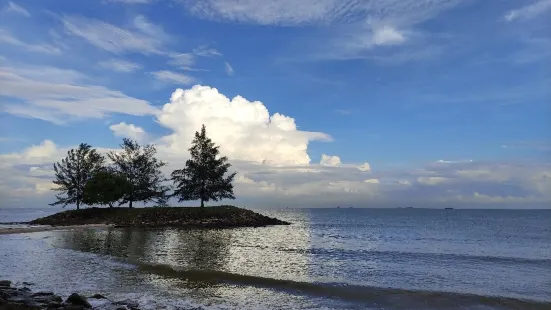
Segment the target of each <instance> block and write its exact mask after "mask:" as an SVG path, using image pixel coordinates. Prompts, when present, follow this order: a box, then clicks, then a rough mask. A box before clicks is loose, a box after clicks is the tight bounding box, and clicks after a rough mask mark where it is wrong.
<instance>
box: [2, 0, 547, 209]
mask: <svg viewBox="0 0 551 310" xmlns="http://www.w3.org/2000/svg"><path fill="white" fill-rule="evenodd" d="M202 124H205V125H206V128H207V134H208V135H209V136H210V137H211V138H212V139H213V141H214V142H215V143H217V144H218V145H220V150H221V153H222V155H225V156H227V157H229V159H230V161H231V163H232V164H233V167H232V169H233V170H234V171H237V172H238V175H237V177H236V180H235V184H234V186H235V193H236V196H237V198H238V199H237V200H236V201H235V202H233V203H234V204H237V205H245V206H248V207H254V208H264V207H335V206H343V207H348V206H350V207H405V206H413V207H429V208H442V207H456V208H551V156H550V155H551V0H526V1H524V0H491V1H487V0H485V1H483V0H463V1H461V0H301V1H295V0H97V1H92V0H89V1H85V0H82V1H74V0H41V1H31V0H12V1H6V0H0V195H1V197H2V199H1V201H0V208H2V207H3V208H6V207H44V206H47V204H48V203H51V202H53V200H54V196H53V194H54V193H53V192H52V191H51V189H52V183H51V181H52V178H53V169H52V164H53V163H54V162H57V161H59V160H61V159H62V158H63V157H64V156H65V154H66V152H67V151H68V150H69V149H71V148H74V147H76V146H77V145H78V144H79V143H82V142H85V143H89V144H91V145H92V146H93V147H96V148H98V150H99V151H100V152H108V151H109V150H116V149H117V148H118V147H119V144H120V142H121V140H122V138H123V137H130V138H133V139H136V140H138V141H139V142H140V143H144V144H147V143H153V144H155V145H156V146H157V150H158V157H159V158H160V159H162V160H164V161H166V162H167V163H168V164H169V165H167V167H166V170H165V173H166V174H167V175H169V174H170V172H171V171H172V170H174V169H180V168H182V167H183V165H184V163H185V161H186V160H187V159H188V158H189V151H188V149H189V147H190V144H191V140H192V138H193V134H194V132H195V131H197V130H199V129H200V127H201V125H202ZM227 202H228V201H225V202H224V203H227ZM173 203H174V202H173ZM193 203H195V202H191V204H193Z"/></svg>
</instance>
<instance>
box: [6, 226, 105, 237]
mask: <svg viewBox="0 0 551 310" xmlns="http://www.w3.org/2000/svg"><path fill="white" fill-rule="evenodd" d="M107 227H110V225H107V224H90V225H71V226H38V227H14V228H0V235H10V234H25V233H33V232H41V231H54V230H83V229H90V228H93V229H103V228H107Z"/></svg>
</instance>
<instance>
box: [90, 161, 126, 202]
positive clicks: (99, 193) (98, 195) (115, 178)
mask: <svg viewBox="0 0 551 310" xmlns="http://www.w3.org/2000/svg"><path fill="white" fill-rule="evenodd" d="M129 189H130V185H129V183H128V182H127V180H126V178H125V177H124V176H123V175H121V174H120V173H118V172H116V171H113V170H112V169H102V170H100V171H97V172H96V173H95V174H94V175H93V176H92V178H91V179H90V180H89V181H88V182H87V183H86V186H85V187H84V200H83V201H84V203H86V204H87V205H108V206H109V207H111V208H112V207H113V204H114V203H116V202H117V201H120V200H122V198H123V197H124V195H125V193H127V192H128V191H129Z"/></svg>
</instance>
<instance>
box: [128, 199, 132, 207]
mask: <svg viewBox="0 0 551 310" xmlns="http://www.w3.org/2000/svg"><path fill="white" fill-rule="evenodd" d="M128 207H130V209H132V200H130V201H129V202H128Z"/></svg>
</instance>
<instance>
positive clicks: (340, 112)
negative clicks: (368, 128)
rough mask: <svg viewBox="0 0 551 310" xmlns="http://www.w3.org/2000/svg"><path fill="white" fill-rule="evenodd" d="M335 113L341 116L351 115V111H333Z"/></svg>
mask: <svg viewBox="0 0 551 310" xmlns="http://www.w3.org/2000/svg"><path fill="white" fill-rule="evenodd" d="M335 112H337V113H339V114H342V115H348V114H350V113H352V111H350V110H342V109H337V110H335Z"/></svg>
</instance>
